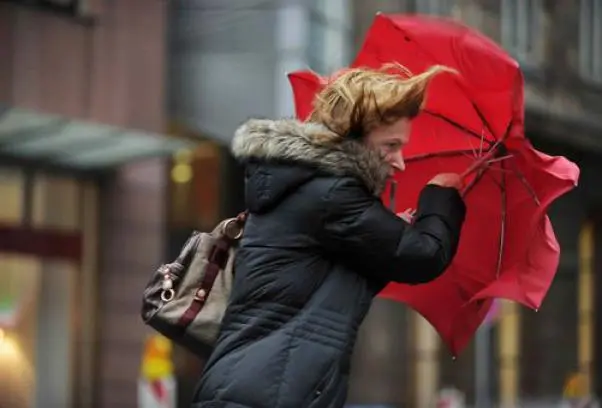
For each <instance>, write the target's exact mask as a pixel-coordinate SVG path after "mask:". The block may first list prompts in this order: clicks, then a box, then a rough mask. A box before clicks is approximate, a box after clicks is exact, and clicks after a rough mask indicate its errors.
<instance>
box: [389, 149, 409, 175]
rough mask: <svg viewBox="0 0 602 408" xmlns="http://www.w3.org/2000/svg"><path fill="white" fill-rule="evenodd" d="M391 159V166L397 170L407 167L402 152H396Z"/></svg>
mask: <svg viewBox="0 0 602 408" xmlns="http://www.w3.org/2000/svg"><path fill="white" fill-rule="evenodd" d="M391 159H392V160H391V166H393V168H394V169H396V170H397V171H404V170H405V169H406V163H405V161H404V160H403V155H402V154H401V152H399V153H395V154H394V155H393V157H392V158H391Z"/></svg>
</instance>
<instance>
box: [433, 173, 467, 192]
mask: <svg viewBox="0 0 602 408" xmlns="http://www.w3.org/2000/svg"><path fill="white" fill-rule="evenodd" d="M427 184H434V185H436V186H441V187H452V188H455V189H457V190H461V189H462V187H463V184H464V182H463V181H462V178H461V177H460V175H459V174H456V173H441V174H437V175H436V176H435V177H433V178H432V179H431V181H429V182H428V183H427Z"/></svg>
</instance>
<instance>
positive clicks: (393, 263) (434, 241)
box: [320, 178, 466, 284]
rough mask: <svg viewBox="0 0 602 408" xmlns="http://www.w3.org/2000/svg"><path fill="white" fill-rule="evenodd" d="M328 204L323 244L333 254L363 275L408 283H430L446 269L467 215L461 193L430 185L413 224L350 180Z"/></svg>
mask: <svg viewBox="0 0 602 408" xmlns="http://www.w3.org/2000/svg"><path fill="white" fill-rule="evenodd" d="M326 203H327V207H328V210H327V214H326V216H325V219H324V224H323V227H322V231H321V234H322V238H321V240H320V241H321V243H322V245H323V247H324V248H325V250H326V251H327V252H329V253H330V254H331V255H334V256H337V258H338V257H341V259H343V260H344V262H349V264H350V265H351V267H352V268H353V269H354V270H356V271H358V272H359V273H362V274H365V275H368V276H371V277H373V278H377V279H380V280H384V281H387V282H388V281H394V282H399V283H408V284H420V283H426V282H430V281H432V280H434V279H436V278H437V277H439V276H440V275H441V274H442V273H443V272H444V271H445V269H446V268H447V267H448V266H449V264H450V263H451V261H452V259H453V257H454V256H455V254H456V251H457V249H458V243H459V240H460V232H461V229H462V225H463V223H464V218H465V214H466V207H465V204H464V201H463V200H462V198H461V196H460V194H459V193H458V191H457V190H456V189H454V188H444V187H439V186H435V185H427V186H426V187H425V188H424V189H423V190H422V192H421V194H420V197H419V201H418V208H417V213H416V216H415V217H414V222H413V224H412V225H410V224H408V223H406V222H405V221H404V220H402V219H401V218H399V217H398V216H397V215H396V214H393V213H392V212H391V211H390V210H389V209H387V208H386V207H385V206H384V205H383V203H382V202H381V201H380V200H379V199H378V198H376V197H373V196H371V195H370V194H369V193H368V192H367V191H366V190H365V188H364V187H363V186H362V185H360V184H359V182H358V181H356V180H352V179H346V178H345V179H341V180H340V181H338V182H337V183H336V185H335V186H334V187H333V188H332V189H331V190H330V192H329V193H328V195H327V197H326Z"/></svg>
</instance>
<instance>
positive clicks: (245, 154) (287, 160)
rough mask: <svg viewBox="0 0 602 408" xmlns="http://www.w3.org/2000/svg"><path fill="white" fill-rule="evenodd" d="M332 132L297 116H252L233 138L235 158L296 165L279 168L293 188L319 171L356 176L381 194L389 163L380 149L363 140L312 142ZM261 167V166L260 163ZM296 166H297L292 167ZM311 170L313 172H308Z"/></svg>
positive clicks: (283, 165)
mask: <svg viewBox="0 0 602 408" xmlns="http://www.w3.org/2000/svg"><path fill="white" fill-rule="evenodd" d="M328 133H332V132H331V131H330V130H329V129H327V128H326V127H325V126H322V125H320V124H315V123H308V122H300V121H298V120H294V119H282V120H264V119H251V120H249V121H248V122H246V123H245V124H243V125H242V126H241V127H240V128H238V130H237V131H236V133H235V135H234V139H233V140H232V153H233V155H234V157H235V158H236V159H237V160H239V161H241V162H244V163H261V164H262V165H264V166H265V164H274V165H275V166H278V167H280V169H281V170H282V169H283V168H285V167H287V165H288V167H291V166H290V165H291V164H292V165H297V167H298V168H299V172H295V173H294V174H295V175H293V174H292V173H291V172H289V173H288V174H286V172H282V171H280V173H281V174H282V176H283V177H284V179H283V181H285V180H286V181H285V184H286V186H282V187H281V189H284V190H287V191H288V190H290V188H291V187H293V185H294V186H295V187H296V186H298V185H299V184H300V183H302V182H303V181H304V180H306V179H307V178H308V177H310V174H312V175H315V173H316V172H318V173H321V174H328V175H333V176H340V177H344V176H350V177H355V178H357V179H359V180H361V181H362V182H363V184H364V185H365V186H366V187H367V188H368V189H369V190H370V191H371V192H372V194H374V195H375V196H380V194H382V192H383V190H384V187H385V185H386V181H387V178H388V174H389V166H388V165H387V164H386V163H385V162H384V161H383V160H382V158H381V157H380V155H379V154H378V152H376V151H374V150H371V149H369V148H368V147H366V146H365V145H363V144H362V143H360V142H357V141H354V140H344V141H342V142H340V143H337V144H336V145H334V146H332V145H330V146H322V145H319V144H316V143H314V142H313V140H315V137H316V136H320V135H324V134H328ZM260 167H261V166H260ZM293 167H294V166H293ZM309 169H313V172H311V173H309Z"/></svg>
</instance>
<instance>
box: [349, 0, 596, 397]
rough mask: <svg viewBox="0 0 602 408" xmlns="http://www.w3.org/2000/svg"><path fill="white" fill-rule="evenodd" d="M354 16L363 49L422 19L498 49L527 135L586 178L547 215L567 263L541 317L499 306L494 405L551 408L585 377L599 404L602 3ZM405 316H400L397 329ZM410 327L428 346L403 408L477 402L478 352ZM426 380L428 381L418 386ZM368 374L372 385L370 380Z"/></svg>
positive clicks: (434, 8) (412, 371)
mask: <svg viewBox="0 0 602 408" xmlns="http://www.w3.org/2000/svg"><path fill="white" fill-rule="evenodd" d="M354 6H355V13H354V23H355V27H356V31H355V36H354V41H355V48H356V49H357V48H359V46H360V45H361V41H362V38H363V35H364V33H365V31H366V30H367V28H368V27H369V25H370V24H371V22H372V19H373V16H374V14H375V13H376V12H378V11H380V12H383V13H400V12H402V13H403V12H418V13H425V14H432V15H442V16H447V17H452V18H455V19H458V20H460V21H463V22H464V23H466V24H468V25H470V26H472V27H475V28H477V29H479V30H480V31H482V32H484V33H485V34H486V35H488V36H489V37H491V38H492V39H494V40H495V41H497V42H499V43H501V44H502V46H503V47H504V48H505V49H507V50H508V51H510V52H511V53H512V54H513V55H514V56H515V58H517V60H518V61H519V62H520V63H521V66H522V68H523V71H524V73H525V79H526V85H525V95H526V132H527V136H528V137H529V138H530V139H531V140H532V141H533V143H534V144H535V146H536V147H538V148H541V149H542V150H544V151H545V152H548V153H551V154H560V155H564V156H567V157H569V158H570V159H572V160H573V161H575V162H577V163H578V164H579V166H580V167H581V169H582V176H581V181H580V188H579V189H578V190H577V191H575V192H573V193H571V194H569V195H568V196H566V197H564V198H562V199H561V200H559V201H558V203H557V204H555V205H554V206H553V207H552V209H551V211H550V216H551V218H552V221H553V223H554V226H555V229H556V234H557V236H558V239H559V242H560V244H561V248H562V256H561V264H560V268H559V271H558V275H557V278H556V280H555V282H554V284H553V286H552V288H551V290H550V293H549V295H548V297H547V299H546V301H545V302H544V305H543V306H542V308H541V310H540V311H539V312H538V313H535V312H532V311H529V310H526V309H523V308H521V307H518V306H516V305H513V304H508V305H504V306H503V307H502V311H501V315H500V317H499V320H498V322H497V324H496V325H495V326H494V327H493V329H492V337H491V349H492V350H493V351H494V352H493V355H492V356H491V361H490V364H489V367H490V368H491V370H490V373H489V374H490V377H491V379H492V382H491V394H492V395H493V397H494V400H498V401H500V403H501V404H502V406H509V407H513V406H519V405H520V404H523V403H525V402H526V401H529V400H538V401H542V400H546V399H551V400H554V399H558V398H559V397H560V396H561V395H562V393H563V387H564V385H565V382H566V379H567V378H568V377H569V376H571V375H574V374H576V373H580V374H581V375H582V376H583V378H585V379H586V380H585V387H584V388H585V390H584V392H585V393H587V392H592V393H593V392H595V393H596V394H598V395H600V394H601V393H602V388H601V387H602V356H601V351H600V347H599V344H600V342H601V340H602V337H601V333H602V331H601V330H602V320H600V318H599V317H597V315H596V314H595V313H594V312H593V311H594V310H595V309H597V307H599V306H600V304H601V300H600V297H598V296H596V293H597V292H598V291H599V290H601V289H602V281H601V280H600V278H598V277H596V273H595V272H598V275H597V276H599V271H600V270H601V269H600V268H601V264H602V263H601V262H600V260H599V258H600V256H601V255H600V254H602V246H601V242H602V239H600V236H601V235H602V230H601V229H600V225H601V224H600V221H599V211H600V202H601V198H602V190H601V189H600V187H599V182H597V181H596V180H595V177H596V175H599V174H602V165H601V164H600V157H601V156H600V154H601V153H602V139H600V132H601V130H602V109H601V106H602V1H599V0H581V1H563V0H555V1H554V0H546V1H543V0H454V1H451V0H378V1H371V2H363V1H359V0H358V1H356V2H355V3H354ZM595 255H597V257H596V256H595ZM402 314H403V313H402V312H401V311H399V312H398V320H399V318H401V316H402ZM410 315H414V314H413V313H412V312H410ZM406 318H407V317H406ZM374 319H376V317H374ZM410 320H413V321H414V326H413V327H412V326H411V325H410V327H411V329H410V334H409V337H410V339H412V340H410V343H412V341H413V342H414V344H415V345H419V344H423V346H421V347H418V348H416V347H414V348H412V346H410V348H409V349H407V351H406V358H405V361H408V362H409V363H410V365H409V367H408V368H406V370H408V371H406V377H404V378H408V381H407V382H406V383H407V384H410V386H409V387H407V386H406V388H409V389H406V394H407V395H408V396H409V398H410V400H405V401H402V400H398V401H396V403H397V404H402V406H405V405H403V404H408V406H410V405H411V404H416V406H425V407H426V406H431V405H429V404H432V401H429V400H428V398H429V395H433V394H434V391H435V390H436V389H438V388H442V387H447V386H454V387H456V388H459V389H460V390H462V391H463V392H465V393H467V396H468V401H469V402H471V401H474V393H475V382H476V381H477V379H476V378H475V361H474V345H473V346H471V347H469V349H468V350H467V351H466V352H465V353H463V355H462V356H460V357H458V359H457V360H452V359H451V357H450V356H449V354H448V352H447V351H446V350H442V349H440V348H439V346H438V344H439V343H438V341H437V339H436V336H435V334H434V333H433V332H432V331H430V332H429V331H428V330H426V332H425V331H424V330H421V329H420V328H421V327H422V323H420V321H421V320H422V319H420V318H417V317H415V315H414V317H413V318H410ZM375 329H376V326H375ZM427 339H430V340H427ZM392 349H393V348H392ZM366 350H369V349H366ZM372 353H373V351H366V356H365V357H364V358H366V359H371V358H373V357H372V356H371V355H372ZM384 355H387V353H384ZM433 355H434V356H435V358H433ZM386 360H387V359H386V357H383V359H382V360H381V362H382V363H383V364H386ZM391 364H392V363H389V365H391ZM376 365H377V366H378V364H376ZM378 369H381V368H378ZM419 373H429V376H427V377H417V375H418V374H419ZM364 375H365V378H366V379H369V378H371V376H372V375H374V373H373V372H371V373H369V374H367V373H366V374H364ZM399 386H400V385H399V382H397V381H390V386H389V387H390V388H389V389H390V393H395V392H398V393H399ZM359 387H362V390H363V391H362V392H361V394H362V395H366V393H368V394H369V393H372V392H373V390H374V388H372V383H369V382H368V383H366V381H361V382H360V383H359ZM395 390H398V391H395ZM373 398H377V397H376V396H374V397H373ZM398 398H402V397H398ZM383 402H385V401H383ZM391 402H393V401H391Z"/></svg>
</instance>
